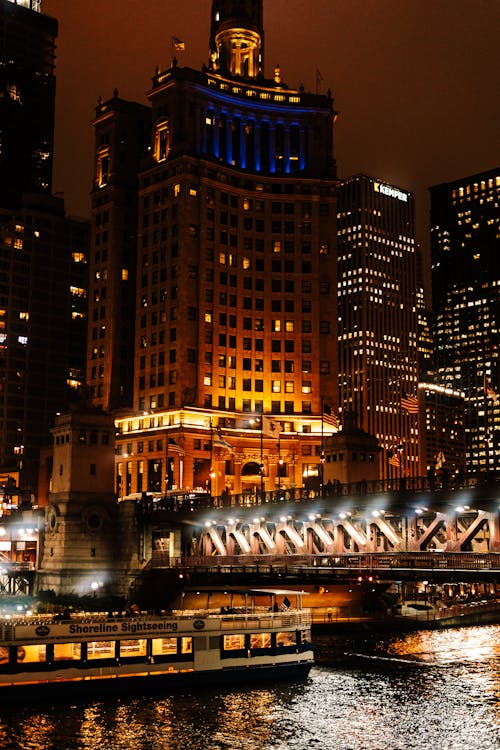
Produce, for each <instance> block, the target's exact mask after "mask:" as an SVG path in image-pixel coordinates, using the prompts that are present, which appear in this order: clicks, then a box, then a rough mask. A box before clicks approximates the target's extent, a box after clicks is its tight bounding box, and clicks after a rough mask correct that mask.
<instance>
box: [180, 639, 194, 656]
mask: <svg viewBox="0 0 500 750" xmlns="http://www.w3.org/2000/svg"><path fill="white" fill-rule="evenodd" d="M181 653H182V654H192V653H193V639H192V638H183V639H182V648H181Z"/></svg>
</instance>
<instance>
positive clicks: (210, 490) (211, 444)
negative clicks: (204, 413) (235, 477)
mask: <svg viewBox="0 0 500 750" xmlns="http://www.w3.org/2000/svg"><path fill="white" fill-rule="evenodd" d="M213 462H214V425H213V422H212V417H210V468H209V470H208V491H209V494H210V497H212V474H213V468H214V467H213Z"/></svg>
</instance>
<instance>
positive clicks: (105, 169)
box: [97, 146, 109, 187]
mask: <svg viewBox="0 0 500 750" xmlns="http://www.w3.org/2000/svg"><path fill="white" fill-rule="evenodd" d="M108 180H109V147H108V146H106V147H105V148H102V149H100V151H98V153H97V184H98V185H99V187H104V186H105V185H107V184H108Z"/></svg>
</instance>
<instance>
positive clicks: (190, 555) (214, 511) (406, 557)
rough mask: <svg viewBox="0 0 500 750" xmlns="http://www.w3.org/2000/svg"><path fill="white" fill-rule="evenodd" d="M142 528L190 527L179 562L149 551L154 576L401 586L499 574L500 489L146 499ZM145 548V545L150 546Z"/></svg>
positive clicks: (362, 488) (395, 488)
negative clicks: (164, 572) (281, 576)
mask: <svg viewBox="0 0 500 750" xmlns="http://www.w3.org/2000/svg"><path fill="white" fill-rule="evenodd" d="M137 519H138V528H139V529H142V530H143V533H145V534H147V535H150V534H152V535H153V537H154V538H155V539H156V541H157V542H158V540H159V539H161V533H162V532H161V529H162V528H171V527H172V524H174V525H179V526H180V527H181V528H182V544H181V548H180V550H178V552H180V554H175V555H174V554H172V551H171V550H170V551H165V549H162V545H161V544H159V543H158V544H157V545H156V546H155V545H154V544H153V545H152V547H151V555H150V558H151V562H150V567H152V568H158V569H159V568H166V567H175V568H182V569H185V570H186V571H188V570H189V569H191V570H192V571H194V570H195V569H196V570H198V571H201V570H202V569H204V570H205V571H206V573H207V575H208V574H209V573H210V574H211V575H213V574H214V572H215V571H217V570H219V571H225V572H226V573H227V572H228V571H229V570H230V571H232V573H233V575H236V574H239V575H247V574H249V573H250V572H251V571H252V572H253V573H254V574H255V575H256V576H257V577H265V576H266V575H267V573H266V571H270V570H272V572H273V575H276V574H277V573H279V570H281V571H282V572H286V575H287V577H290V575H292V574H293V575H296V576H297V577H301V578H305V577H307V578H314V579H320V578H321V577H322V576H323V577H327V576H330V577H332V576H334V577H346V576H351V577H352V576H353V575H355V574H356V575H360V576H365V577H367V576H368V577H369V576H371V575H376V576H383V577H384V578H389V579H400V580H403V579H405V578H409V577H415V576H416V575H420V576H421V577H428V576H429V575H430V574H432V576H433V578H434V579H435V580H437V579H438V578H440V579H442V580H446V579H449V577H450V575H453V576H458V575H460V576H462V577H467V578H468V579H469V580H474V579H475V580H495V579H496V578H497V577H498V575H500V485H497V484H493V485H486V484H485V485H482V486H478V485H474V486H457V487H451V488H449V487H446V488H445V487H441V488H439V489H434V491H432V490H431V489H430V488H429V486H428V485H427V484H426V480H425V479H423V480H415V481H414V483H413V484H412V485H411V486H408V487H405V488H404V489H401V488H400V487H399V485H393V484H391V483H390V482H389V483H387V482H386V483H379V482H377V483H363V484H362V485H361V483H357V484H356V485H353V486H349V485H345V486H344V487H342V488H341V490H340V492H339V491H338V490H337V491H336V492H334V493H329V494H328V493H326V492H320V491H311V490H306V489H304V488H296V489H293V490H292V489H287V490H283V491H281V490H278V491H275V492H266V493H255V494H251V495H227V496H221V497H217V498H213V497H210V496H208V495H204V494H200V493H180V494H177V495H169V496H168V497H159V498H151V497H149V498H144V499H143V500H142V501H139V503H138V505H137ZM144 541H145V547H146V548H147V546H148V543H147V540H144Z"/></svg>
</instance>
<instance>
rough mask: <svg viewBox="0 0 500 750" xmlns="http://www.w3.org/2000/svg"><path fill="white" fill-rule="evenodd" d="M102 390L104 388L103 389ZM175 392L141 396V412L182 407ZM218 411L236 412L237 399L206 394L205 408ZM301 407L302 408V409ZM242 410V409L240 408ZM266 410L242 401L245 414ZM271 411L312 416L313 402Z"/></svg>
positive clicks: (255, 402) (274, 404)
mask: <svg viewBox="0 0 500 750" xmlns="http://www.w3.org/2000/svg"><path fill="white" fill-rule="evenodd" d="M101 389H102V387H101ZM176 396H178V394H176V392H175V391H171V392H170V393H169V394H168V399H166V398H165V394H164V393H158V394H151V395H149V396H148V397H147V398H146V397H145V396H140V397H139V400H138V407H137V408H138V409H139V411H146V410H149V409H163V408H165V406H166V405H167V404H166V403H165V402H166V401H168V406H169V407H172V406H180V399H179V398H178V400H177V401H176ZM215 406H216V407H217V408H218V409H224V410H228V411H236V398H234V397H231V396H230V397H227V398H226V396H218V397H217V401H215V399H214V398H213V397H212V394H211V393H206V394H205V395H204V398H203V407H204V408H205V409H211V408H212V407H215ZM300 406H301V408H300ZM238 409H240V407H238ZM263 410H264V402H263V401H261V400H259V399H255V400H253V399H247V398H244V399H242V401H241V411H243V412H244V413H245V414H249V413H252V412H262V411H263ZM271 411H272V412H273V414H312V413H313V411H312V403H311V401H302V402H301V404H296V402H295V401H285V402H284V403H282V402H281V401H277V400H273V401H271Z"/></svg>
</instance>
